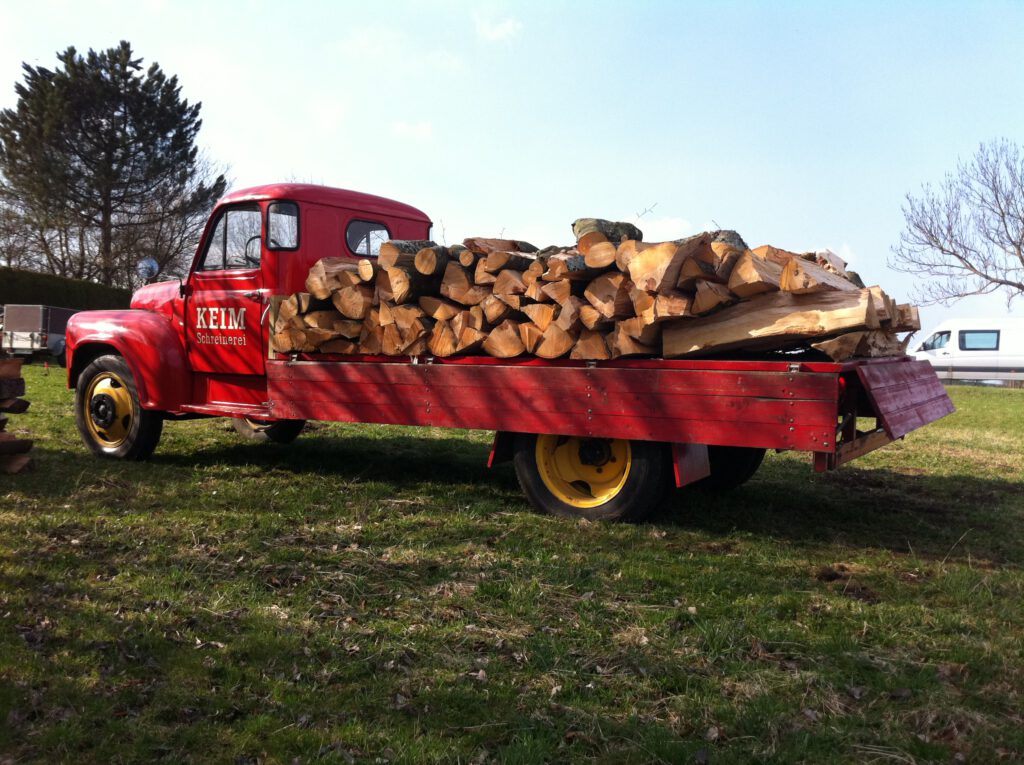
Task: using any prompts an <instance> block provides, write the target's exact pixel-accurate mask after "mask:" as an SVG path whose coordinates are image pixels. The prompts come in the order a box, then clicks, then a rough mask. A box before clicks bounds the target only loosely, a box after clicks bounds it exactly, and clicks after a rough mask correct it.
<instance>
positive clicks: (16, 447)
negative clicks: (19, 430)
mask: <svg viewBox="0 0 1024 765" xmlns="http://www.w3.org/2000/svg"><path fill="white" fill-rule="evenodd" d="M31 448H32V441H31V440H30V439H28V438H18V437H17V436H15V435H13V434H11V433H0V454H24V453H25V452H27V451H29V450H30V449H31Z"/></svg>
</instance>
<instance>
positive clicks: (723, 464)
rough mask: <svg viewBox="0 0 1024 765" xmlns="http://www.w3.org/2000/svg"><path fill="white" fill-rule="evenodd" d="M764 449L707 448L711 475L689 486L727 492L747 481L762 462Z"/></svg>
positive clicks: (736, 447) (746, 447)
mask: <svg viewBox="0 0 1024 765" xmlns="http://www.w3.org/2000/svg"><path fill="white" fill-rule="evenodd" d="M764 453H765V450H764V449H755V448H753V447H748V446H709V447H708V462H709V463H710V467H711V475H709V476H708V477H707V478H702V479H701V480H699V481H695V482H694V483H692V484H690V485H691V486H694V487H696V488H698V489H706V490H708V491H728V490H729V489H735V488H736V487H737V486H741V485H743V484H744V483H746V482H747V481H749V480H750V479H751V478H752V477H753V475H754V473H756V472H757V469H758V468H759V467H761V463H762V462H763V461H764Z"/></svg>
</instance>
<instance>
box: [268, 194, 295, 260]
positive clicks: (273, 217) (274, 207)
mask: <svg viewBox="0 0 1024 765" xmlns="http://www.w3.org/2000/svg"><path fill="white" fill-rule="evenodd" d="M298 246H299V206H298V205H297V204H295V203H294V202H273V203H271V205H270V206H269V207H268V208H267V249H270V250H294V249H296V248H297V247H298Z"/></svg>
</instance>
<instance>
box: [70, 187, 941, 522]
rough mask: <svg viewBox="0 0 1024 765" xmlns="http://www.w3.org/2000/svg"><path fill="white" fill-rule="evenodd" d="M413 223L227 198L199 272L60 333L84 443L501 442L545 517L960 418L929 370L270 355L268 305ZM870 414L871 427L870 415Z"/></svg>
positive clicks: (731, 479) (336, 195) (497, 451)
mask: <svg viewBox="0 0 1024 765" xmlns="http://www.w3.org/2000/svg"><path fill="white" fill-rule="evenodd" d="M430 226H431V222H430V219H429V218H428V217H427V216H426V215H425V214H424V213H422V212H421V211H419V210H417V209H415V208H413V207H410V206H408V205H404V204H401V203H398V202H394V201H391V200H387V199H383V198H380V197H375V196H370V195H367V194H361V193H356V192H351V191H343V190H339V189H331V188H326V187H320V186H310V185H299V184H280V185H269V186H261V187H257V188H251V189H246V190H242V191H238V192H235V193H232V194H230V195H228V196H227V197H225V198H224V199H223V200H221V201H220V202H219V203H218V205H217V207H216V208H215V210H214V211H213V213H212V215H211V218H210V221H209V222H208V224H207V226H206V230H205V232H204V235H203V238H202V241H201V244H200V246H199V248H198V250H197V253H196V257H195V262H194V263H193V266H192V268H191V271H190V273H189V275H188V276H187V278H185V279H183V280H181V281H171V282H160V283H156V284H151V285H148V286H145V287H143V288H142V289H140V290H139V291H138V292H137V293H136V294H135V296H134V298H133V300H132V304H131V305H132V307H131V309H130V310H123V311H86V312H82V313H78V314H76V315H75V316H74V317H73V318H72V319H71V321H70V322H69V324H68V332H67V346H68V350H67V354H68V385H69V387H71V388H74V389H75V391H76V397H75V398H76V401H75V414H76V420H77V424H78V427H79V430H80V432H81V435H82V438H83V439H84V441H85V443H86V444H87V445H88V446H89V447H90V448H91V449H92V451H94V452H95V453H96V454H98V455H101V456H106V457H117V458H127V459H144V458H147V457H149V456H150V455H151V454H152V452H153V450H154V449H155V448H156V445H157V442H158V441H159V438H160V434H161V430H162V427H163V423H164V422H165V421H166V420H175V419H185V418H194V417H203V416H220V417H230V418H234V420H235V423H236V428H237V429H238V430H239V431H240V432H241V433H243V434H245V435H248V436H250V437H254V438H262V439H268V440H275V441H281V442H287V441H290V440H292V439H294V438H295V437H296V436H297V435H298V434H299V432H300V430H301V429H302V426H303V424H304V422H305V421H306V420H333V421H342V422H366V423H389V424H401V425H427V426H437V427H452V428H472V429H483V430H492V431H495V433H496V435H495V439H494V445H493V448H492V450H491V454H490V460H489V463H490V464H492V465H493V464H495V463H497V462H501V461H505V460H511V461H513V462H514V466H515V470H516V473H517V476H518V478H519V481H520V484H521V485H522V488H523V490H524V491H525V493H526V495H527V497H528V498H529V499H530V501H531V502H532V503H533V504H534V505H535V506H536V507H538V508H540V509H542V510H545V511H548V512H554V513H559V514H567V515H579V516H583V517H587V518H596V519H637V518H640V517H642V516H643V515H644V514H645V513H646V512H648V511H649V510H650V509H651V508H653V507H654V506H655V505H657V503H658V501H659V499H660V497H661V496H662V495H663V492H664V491H665V490H666V489H668V488H669V487H670V486H671V485H672V484H673V483H674V484H675V486H677V487H679V486H684V485H687V484H692V483H695V482H702V483H703V484H704V485H707V486H711V487H713V488H724V487H729V486H733V485H737V484H739V483H742V482H743V481H745V480H747V479H748V478H749V477H750V476H751V475H753V474H754V472H755V471H756V470H757V468H758V467H759V465H760V464H761V461H762V458H763V456H764V454H765V450H767V449H777V450H800V451H807V452H811V453H812V454H813V455H814V466H815V469H817V470H819V471H820V470H829V469H833V468H836V467H838V466H839V465H841V464H843V463H845V462H847V461H849V460H851V459H854V458H855V457H858V456H860V455H862V454H865V453H866V452H868V451H871V450H873V449H876V448H879V447H881V446H883V445H885V444H887V443H889V442H891V441H892V440H894V439H897V438H902V437H903V436H904V435H905V434H907V433H908V432H910V431H912V430H914V429H915V428H918V427H921V426H922V425H925V424H927V423H928V422H931V421H933V420H936V419H938V418H940V417H942V416H944V415H946V414H948V413H950V412H951V411H953V407H952V404H951V403H950V400H949V398H948V397H947V395H946V393H945V389H944V388H943V386H942V384H941V383H940V382H939V380H938V378H937V377H936V375H935V373H934V372H933V371H932V368H931V366H930V365H929V364H928V363H927V362H919V361H915V360H912V359H910V358H905V357H904V358H894V359H882V360H870V361H862V362H852V363H843V364H839V363H827V362H817V361H803V360H798V359H793V360H785V359H784V360H773V361H749V360H748V361H729V360H659V359H633V360H630V359H619V360H616V361H606V362H583V361H580V362H577V361H545V360H540V359H522V360H515V359H513V360H508V359H496V358H489V357H463V358H449V359H433V358H427V357H419V358H395V357H379V356H377V357H368V356H332V355H325V354H301V353H299V354H291V355H288V356H282V355H280V354H277V353H274V352H271V351H269V345H268V314H269V309H270V306H271V302H272V299H273V298H274V297H275V296H284V295H289V294H292V293H294V292H297V291H301V290H302V289H303V288H304V287H303V285H304V283H305V279H306V276H307V274H308V272H309V269H310V267H311V266H312V265H313V264H314V263H315V262H316V261H317V260H318V259H320V258H322V257H325V256H347V257H351V258H353V259H354V260H356V259H359V258H366V257H373V255H374V253H375V251H376V247H377V246H378V245H379V243H380V242H382V241H385V240H387V239H427V238H428V237H429V232H430ZM861 418H868V421H869V425H868V426H867V429H866V430H865V431H862V430H860V429H858V420H859V419H860V422H861V423H863V422H864V420H863V419H861Z"/></svg>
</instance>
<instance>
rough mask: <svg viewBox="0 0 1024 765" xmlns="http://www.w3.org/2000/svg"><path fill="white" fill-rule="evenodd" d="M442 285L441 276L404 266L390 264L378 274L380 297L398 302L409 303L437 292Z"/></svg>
mask: <svg viewBox="0 0 1024 765" xmlns="http://www.w3.org/2000/svg"><path fill="white" fill-rule="evenodd" d="M440 285H441V280H440V279H439V278H437V277H434V276H426V275H424V274H421V273H420V272H419V271H416V270H415V269H411V268H407V267H402V266H390V267H388V268H385V269H384V271H383V272H382V273H381V274H378V276H377V292H378V294H379V295H380V299H381V300H391V301H393V302H395V303H398V304H402V303H408V302H410V301H412V300H416V299H418V298H419V297H421V296H423V295H432V294H436V293H437V290H438V287H440Z"/></svg>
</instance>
